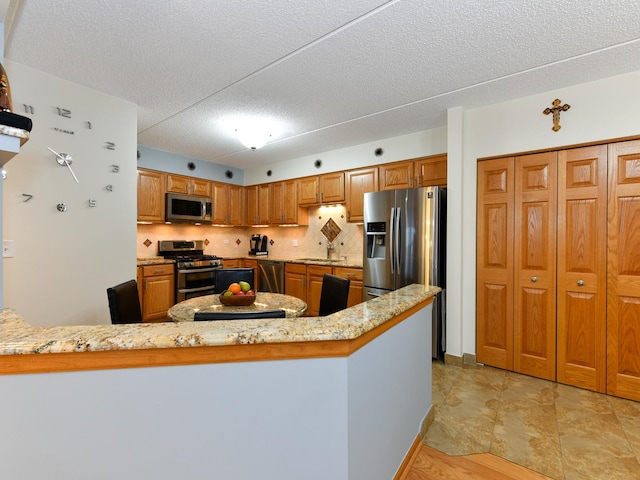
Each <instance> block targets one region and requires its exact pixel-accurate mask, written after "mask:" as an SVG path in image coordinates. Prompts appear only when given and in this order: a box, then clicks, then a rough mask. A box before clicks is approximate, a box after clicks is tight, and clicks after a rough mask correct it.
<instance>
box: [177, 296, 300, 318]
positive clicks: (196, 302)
mask: <svg viewBox="0 0 640 480" xmlns="http://www.w3.org/2000/svg"><path fill="white" fill-rule="evenodd" d="M240 298H243V297H240ZM223 309H224V310H225V311H227V312H233V311H236V312H259V311H260V310H284V312H285V316H286V317H290V318H295V317H299V316H300V315H302V314H303V313H304V312H305V311H306V310H307V304H306V303H305V302H303V301H302V300H300V299H299V298H296V297H293V296H291V295H284V294H281V293H269V292H256V299H255V302H254V303H252V304H251V305H247V306H237V307H233V306H226V307H225V306H223V305H222V304H221V303H220V295H219V294H215V295H203V296H201V297H194V298H190V299H188V300H184V301H182V302H179V303H176V304H175V305H174V306H173V307H171V308H170V309H169V311H168V312H167V313H168V315H169V318H171V320H173V321H174V322H193V317H194V315H195V313H196V312H220V311H222V310H223Z"/></svg>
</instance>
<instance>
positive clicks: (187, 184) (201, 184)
mask: <svg viewBox="0 0 640 480" xmlns="http://www.w3.org/2000/svg"><path fill="white" fill-rule="evenodd" d="M167 192H172V193H184V194H187V195H202V196H203V197H210V196H211V182H210V181H209V180H204V179H202V178H193V177H186V176H184V175H174V174H172V173H169V174H167Z"/></svg>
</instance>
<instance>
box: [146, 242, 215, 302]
mask: <svg viewBox="0 0 640 480" xmlns="http://www.w3.org/2000/svg"><path fill="white" fill-rule="evenodd" d="M158 255H160V256H162V257H165V258H170V259H173V260H175V261H176V302H182V301H183V300H187V299H189V298H194V297H200V296H202V295H211V294H213V292H214V290H215V286H216V270H217V269H218V268H221V267H222V258H220V257H217V256H215V255H205V254H204V241H203V240H160V241H159V242H158Z"/></svg>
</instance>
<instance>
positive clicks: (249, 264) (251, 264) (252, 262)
mask: <svg viewBox="0 0 640 480" xmlns="http://www.w3.org/2000/svg"><path fill="white" fill-rule="evenodd" d="M240 265H241V266H242V267H243V268H253V278H254V279H255V281H254V284H253V285H251V288H253V289H254V290H255V291H256V292H257V291H259V290H260V281H259V275H258V260H257V259H254V258H243V259H241V261H240Z"/></svg>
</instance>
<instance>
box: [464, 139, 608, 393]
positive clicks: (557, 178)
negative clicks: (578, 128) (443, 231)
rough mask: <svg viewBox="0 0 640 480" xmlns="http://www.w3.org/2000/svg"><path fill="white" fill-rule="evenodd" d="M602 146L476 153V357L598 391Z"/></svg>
mask: <svg viewBox="0 0 640 480" xmlns="http://www.w3.org/2000/svg"><path fill="white" fill-rule="evenodd" d="M606 161H607V149H606V146H604V147H601V146H596V147H585V148H578V149H570V150H565V151H560V152H546V153H540V154H531V155H523V156H518V157H508V158H501V159H496V160H489V161H482V162H479V163H478V238H477V240H478V256H477V312H476V313H477V350H476V353H477V359H478V361H479V362H480V363H485V364H487V365H492V366H496V367H500V368H505V369H508V370H514V371H516V372H520V373H524V374H527V375H532V376H536V377H540V378H546V379H549V380H558V381H560V382H563V383H569V384H572V385H577V386H581V387H583V388H589V389H592V390H598V391H604V379H605V366H606V364H605V361H604V359H605V357H606V352H605V345H606V338H605V335H606V314H605V311H606V296H605V295H606V282H605V278H606V277H605V271H606V202H607V198H606V193H607V183H606V180H607V169H606Z"/></svg>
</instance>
